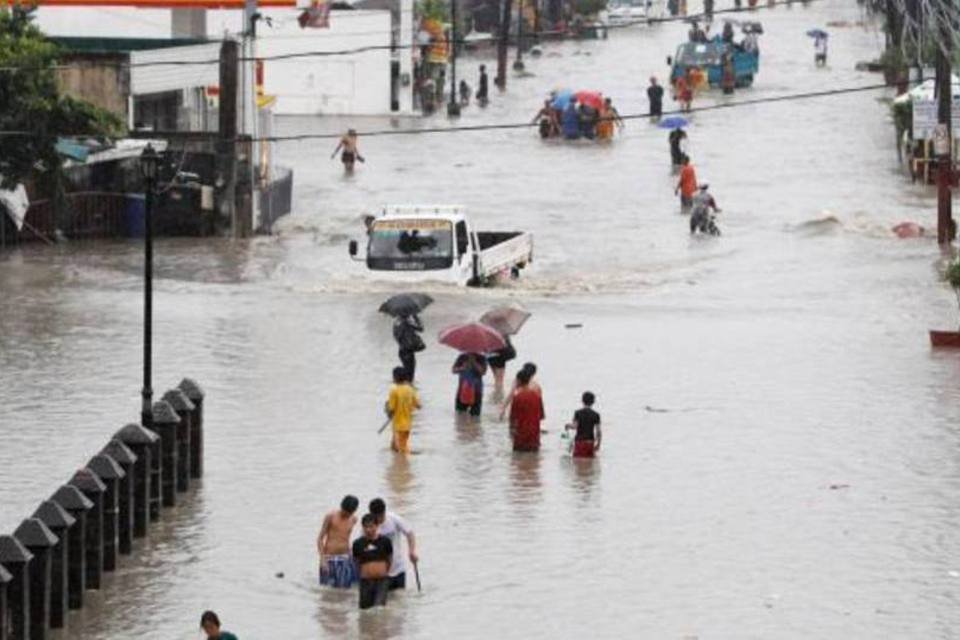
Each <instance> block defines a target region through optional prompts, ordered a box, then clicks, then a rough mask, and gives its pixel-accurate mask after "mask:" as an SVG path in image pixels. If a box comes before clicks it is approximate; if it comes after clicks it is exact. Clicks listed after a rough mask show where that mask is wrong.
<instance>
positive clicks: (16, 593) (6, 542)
mask: <svg viewBox="0 0 960 640" xmlns="http://www.w3.org/2000/svg"><path fill="white" fill-rule="evenodd" d="M32 559H33V554H31V553H30V552H29V551H27V548H26V547H24V546H23V545H22V544H20V541H19V540H17V539H16V538H14V537H13V536H0V564H2V565H3V566H4V567H6V569H7V571H9V572H10V575H11V576H12V579H11V580H10V582H9V583H8V584H7V606H8V607H9V608H10V614H9V615H10V632H9V634H8V638H9V640H27V639H28V638H29V637H30V622H29V618H30V567H29V565H30V561H31V560H32Z"/></svg>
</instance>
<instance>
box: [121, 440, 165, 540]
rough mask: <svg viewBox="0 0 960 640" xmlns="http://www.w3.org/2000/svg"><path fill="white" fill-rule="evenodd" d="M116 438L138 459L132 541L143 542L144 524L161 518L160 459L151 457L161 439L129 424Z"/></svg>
mask: <svg viewBox="0 0 960 640" xmlns="http://www.w3.org/2000/svg"><path fill="white" fill-rule="evenodd" d="M115 437H116V438H117V439H118V440H120V441H121V442H122V443H123V444H125V445H127V446H128V447H130V450H131V451H133V453H134V455H136V456H137V462H136V463H135V464H134V468H133V537H134V538H142V537H144V536H145V535H147V524H148V523H149V522H150V521H151V520H156V519H158V518H159V517H160V458H159V456H157V457H155V456H154V452H155V451H156V448H157V446H159V444H160V436H158V435H157V434H156V433H154V432H153V431H151V430H150V429H147V428H145V427H141V426H140V425H139V424H135V423H131V424H128V425H127V426H125V427H124V428H122V429H120V431H117V435H116V436H115Z"/></svg>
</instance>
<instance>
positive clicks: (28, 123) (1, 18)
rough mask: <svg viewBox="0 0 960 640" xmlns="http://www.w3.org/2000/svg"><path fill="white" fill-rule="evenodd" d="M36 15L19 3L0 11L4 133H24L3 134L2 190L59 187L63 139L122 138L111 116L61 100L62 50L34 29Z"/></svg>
mask: <svg viewBox="0 0 960 640" xmlns="http://www.w3.org/2000/svg"><path fill="white" fill-rule="evenodd" d="M33 12H34V8H33V7H23V6H20V5H18V4H14V5H13V6H12V7H11V8H10V9H6V8H4V9H0V132H22V134H20V135H9V134H6V133H0V175H2V176H3V179H2V182H0V186H2V187H4V188H11V187H12V186H15V185H16V184H17V183H18V182H22V181H23V180H24V179H26V178H31V177H33V178H39V179H40V180H41V181H42V182H45V183H47V184H50V185H53V186H56V185H58V184H59V183H60V182H61V179H60V171H61V162H60V159H59V158H58V156H57V152H56V144H57V138H58V137H60V136H65V135H71V134H100V135H107V136H114V135H120V134H122V133H123V124H122V123H121V122H120V120H119V118H117V117H116V116H114V115H113V114H111V113H109V112H107V111H104V110H102V109H99V108H98V107H95V106H93V105H91V104H89V103H86V102H83V101H80V100H76V99H74V98H71V97H69V96H62V95H60V91H59V89H58V87H57V81H56V76H55V74H54V65H55V64H56V62H57V54H58V49H57V46H56V45H55V44H54V43H52V42H50V41H49V40H47V39H46V38H45V37H44V36H43V33H41V31H40V29H39V28H37V26H36V25H35V24H34V22H33ZM38 174H39V175H38Z"/></svg>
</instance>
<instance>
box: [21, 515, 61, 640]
mask: <svg viewBox="0 0 960 640" xmlns="http://www.w3.org/2000/svg"><path fill="white" fill-rule="evenodd" d="M13 537H14V538H16V539H17V540H19V541H20V543H21V544H22V545H23V546H25V547H26V548H27V551H29V552H30V553H31V554H33V560H31V561H30V568H29V571H28V573H29V575H30V623H29V626H30V640H46V638H47V634H48V633H49V632H50V592H51V584H50V582H51V570H50V567H51V562H52V560H53V558H52V553H53V548H54V547H56V546H57V542H58V540H57V536H55V535H54V534H53V532H52V531H50V529H48V528H47V525H45V524H43V521H41V520H39V519H37V518H27V519H26V520H24V521H23V522H21V523H20V526H19V527H17V530H16V531H14V532H13Z"/></svg>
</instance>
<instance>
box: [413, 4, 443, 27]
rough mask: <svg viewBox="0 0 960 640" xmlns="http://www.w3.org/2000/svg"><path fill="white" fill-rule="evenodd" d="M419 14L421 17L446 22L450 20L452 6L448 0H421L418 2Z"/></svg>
mask: <svg viewBox="0 0 960 640" xmlns="http://www.w3.org/2000/svg"><path fill="white" fill-rule="evenodd" d="M417 14H418V15H419V16H420V17H421V18H426V19H428V20H436V21H437V22H440V23H446V22H449V21H450V6H449V4H448V3H447V2H446V0H420V1H419V2H417Z"/></svg>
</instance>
